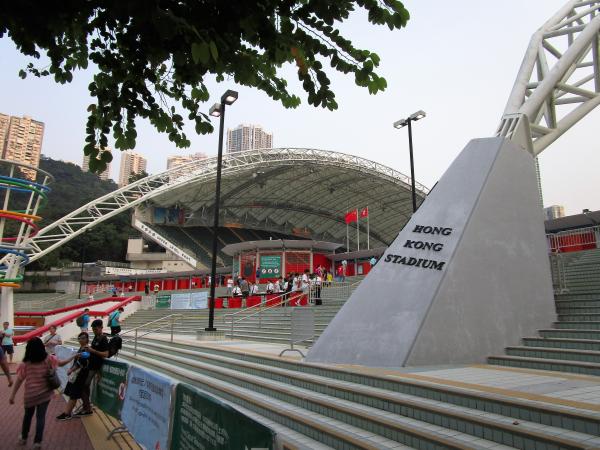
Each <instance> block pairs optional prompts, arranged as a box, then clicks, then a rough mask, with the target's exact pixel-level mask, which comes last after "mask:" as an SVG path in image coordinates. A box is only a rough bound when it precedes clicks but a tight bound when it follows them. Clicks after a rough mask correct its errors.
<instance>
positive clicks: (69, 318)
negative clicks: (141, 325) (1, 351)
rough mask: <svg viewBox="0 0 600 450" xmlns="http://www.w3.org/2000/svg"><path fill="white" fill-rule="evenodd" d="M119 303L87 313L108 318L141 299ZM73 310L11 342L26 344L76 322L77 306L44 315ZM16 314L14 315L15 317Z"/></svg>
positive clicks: (136, 297)
mask: <svg viewBox="0 0 600 450" xmlns="http://www.w3.org/2000/svg"><path fill="white" fill-rule="evenodd" d="M111 300H112V301H115V298H114V297H111V298H109V299H102V300H95V301H94V302H88V305H89V304H92V303H93V304H99V303H104V302H106V301H111ZM118 300H121V301H119V302H118V303H117V304H116V305H113V306H111V307H110V308H108V309H106V310H104V311H100V310H90V311H89V312H88V314H89V316H90V317H104V316H108V315H109V314H111V313H112V312H114V311H116V310H117V309H119V308H122V307H125V306H127V305H128V304H129V303H131V302H134V301H138V302H139V301H140V300H141V297H139V296H134V297H126V298H122V299H121V298H119V299H118ZM73 309H77V311H74V312H72V313H71V314H67V315H65V316H63V317H61V318H60V319H57V320H55V321H53V322H50V323H48V324H45V325H44V326H42V327H39V328H36V329H35V330H32V331H30V332H29V333H25V334H22V335H21V336H15V337H14V338H13V341H14V343H15V344H20V343H23V342H27V341H28V340H29V339H31V338H33V337H41V336H43V335H44V334H45V333H47V332H48V331H49V330H50V327H52V326H55V327H57V328H58V327H62V326H65V325H66V324H67V323H69V322H72V321H74V320H76V319H77V318H78V317H79V316H81V312H82V306H80V305H77V306H75V307H72V306H69V307H67V308H60V309H58V310H54V312H52V311H51V312H48V313H47V314H46V315H52V314H51V313H53V314H60V313H64V312H69V311H71V310H73ZM16 314H17V313H15V315H16ZM19 314H22V315H27V314H29V315H34V316H35V315H38V313H36V312H28V313H22V312H21V313H19Z"/></svg>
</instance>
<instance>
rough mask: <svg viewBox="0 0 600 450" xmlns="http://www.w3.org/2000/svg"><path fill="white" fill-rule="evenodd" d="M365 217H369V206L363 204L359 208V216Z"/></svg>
mask: <svg viewBox="0 0 600 450" xmlns="http://www.w3.org/2000/svg"><path fill="white" fill-rule="evenodd" d="M365 217H369V207H368V206H365V207H364V208H363V209H361V210H360V218H361V219H364V218H365Z"/></svg>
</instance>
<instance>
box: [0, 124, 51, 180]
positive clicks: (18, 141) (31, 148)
mask: <svg viewBox="0 0 600 450" xmlns="http://www.w3.org/2000/svg"><path fill="white" fill-rule="evenodd" d="M43 139H44V124H43V123H42V122H38V121H37V120H33V119H32V118H31V117H29V116H23V117H15V116H8V115H6V114H0V147H1V149H2V158H3V159H9V160H11V161H17V162H20V163H23V164H29V165H30V166H33V167H38V165H39V164H40V156H41V154H42V140H43ZM22 171H23V173H24V175H25V176H26V177H27V178H29V179H31V180H33V179H35V176H36V173H35V171H34V170H28V169H22Z"/></svg>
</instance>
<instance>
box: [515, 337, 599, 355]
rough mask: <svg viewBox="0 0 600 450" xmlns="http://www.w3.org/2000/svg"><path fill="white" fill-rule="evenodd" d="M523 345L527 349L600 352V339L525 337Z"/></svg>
mask: <svg viewBox="0 0 600 450" xmlns="http://www.w3.org/2000/svg"><path fill="white" fill-rule="evenodd" d="M523 344H524V345H525V346H527V347H547V348H557V349H573V350H592V351H597V352H600V339H596V340H594V339H569V338H544V337H526V338H523Z"/></svg>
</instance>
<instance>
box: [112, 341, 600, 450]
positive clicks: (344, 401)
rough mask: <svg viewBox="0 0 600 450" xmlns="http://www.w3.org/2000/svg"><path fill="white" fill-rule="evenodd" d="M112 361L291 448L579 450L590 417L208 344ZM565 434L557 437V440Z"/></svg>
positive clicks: (592, 436) (158, 345) (162, 347)
mask: <svg viewBox="0 0 600 450" xmlns="http://www.w3.org/2000/svg"><path fill="white" fill-rule="evenodd" d="M120 355H121V356H120V357H122V358H125V359H126V360H129V361H131V362H134V363H137V364H141V365H143V366H146V367H149V368H152V369H155V370H158V371H160V372H161V373H164V374H166V375H168V376H171V377H173V378H175V379H178V380H180V381H183V382H186V383H190V384H192V385H194V386H196V387H198V388H200V389H202V390H204V391H206V392H209V393H211V394H213V395H215V396H218V397H219V398H220V399H223V400H225V401H226V402H228V403H230V404H233V405H235V406H236V408H238V409H241V410H242V411H243V412H246V413H247V414H249V415H251V416H252V417H254V418H256V419H258V420H259V421H261V422H263V423H265V424H266V425H268V426H271V427H272V428H273V429H274V430H275V431H276V432H277V433H278V437H279V439H280V440H281V442H282V443H283V448H296V449H322V448H336V449H385V448H396V449H397V448H407V447H412V448H424V449H442V448H443V449H484V448H494V449H504V448H521V449H526V450H529V449H531V450H536V449H583V448H592V447H597V446H598V445H600V438H599V436H600V413H596V412H582V411H581V410H575V409H573V408H566V407H562V406H556V405H554V404H547V403H542V402H535V401H527V400H521V399H518V398H510V397H506V396H503V395H500V394H496V393H490V392H486V393H481V392H479V391H475V390H471V389H466V388H459V387H453V386H446V385H441V384H437V383H431V382H426V381H421V380H415V379H411V378H410V377H403V376H402V375H401V374H400V375H399V376H396V377H390V376H389V374H387V373H384V374H381V375H380V374H375V373H361V372H358V371H353V370H350V369H346V368H336V367H330V366H325V365H317V364H308V363H303V362H297V361H294V360H291V359H285V358H275V357H270V356H267V355H261V354H257V353H244V352H242V351H240V350H234V349H231V348H223V347H218V346H211V345H191V344H186V343H182V342H174V343H170V342H167V341H164V340H160V339H150V338H148V339H142V340H141V341H140V343H139V345H138V349H137V354H136V355H134V353H133V347H132V344H131V343H127V342H126V343H125V344H124V348H123V349H122V351H121V353H120ZM565 433H567V434H565Z"/></svg>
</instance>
